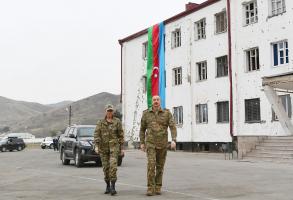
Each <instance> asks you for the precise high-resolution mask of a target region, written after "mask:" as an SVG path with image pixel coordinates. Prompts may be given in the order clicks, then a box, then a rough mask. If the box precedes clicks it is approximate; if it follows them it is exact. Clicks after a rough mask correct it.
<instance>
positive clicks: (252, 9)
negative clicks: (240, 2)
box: [244, 1, 258, 25]
mask: <svg viewBox="0 0 293 200" xmlns="http://www.w3.org/2000/svg"><path fill="white" fill-rule="evenodd" d="M244 12H245V24H246V25H249V24H253V23H256V22H257V20H258V18H257V4H256V1H251V2H249V3H246V4H244Z"/></svg>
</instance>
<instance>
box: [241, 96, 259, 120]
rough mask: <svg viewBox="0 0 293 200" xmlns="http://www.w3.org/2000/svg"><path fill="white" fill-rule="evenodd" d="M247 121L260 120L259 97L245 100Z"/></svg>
mask: <svg viewBox="0 0 293 200" xmlns="http://www.w3.org/2000/svg"><path fill="white" fill-rule="evenodd" d="M245 122H248V123H253V122H260V100H259V98H256V99H246V100H245Z"/></svg>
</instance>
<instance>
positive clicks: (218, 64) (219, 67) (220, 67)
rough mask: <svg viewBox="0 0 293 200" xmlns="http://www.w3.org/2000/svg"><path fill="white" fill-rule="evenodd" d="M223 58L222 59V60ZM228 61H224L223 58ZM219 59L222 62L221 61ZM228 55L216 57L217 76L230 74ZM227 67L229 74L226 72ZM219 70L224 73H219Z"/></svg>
mask: <svg viewBox="0 0 293 200" xmlns="http://www.w3.org/2000/svg"><path fill="white" fill-rule="evenodd" d="M220 59H221V60H220ZM222 59H224V61H226V62H223V60H222ZM219 60H220V61H221V62H219ZM228 65H229V64H228V55H224V56H219V57H216V78H220V77H226V76H228V75H229V66H228ZM225 69H226V70H227V74H226V73H225V72H226V71H225ZM219 71H221V73H222V72H223V74H221V75H219V74H220V73H219Z"/></svg>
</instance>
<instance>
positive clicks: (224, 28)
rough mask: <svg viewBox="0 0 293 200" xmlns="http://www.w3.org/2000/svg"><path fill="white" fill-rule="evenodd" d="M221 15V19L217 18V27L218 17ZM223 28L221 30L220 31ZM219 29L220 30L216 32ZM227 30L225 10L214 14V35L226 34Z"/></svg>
mask: <svg viewBox="0 0 293 200" xmlns="http://www.w3.org/2000/svg"><path fill="white" fill-rule="evenodd" d="M221 15H223V19H221V18H219V20H220V21H219V23H220V25H218V17H221ZM221 22H223V23H224V24H223V27H222V25H221ZM222 28H223V30H222ZM218 29H220V30H218ZM227 29H228V22H227V12H226V10H224V11H222V12H219V13H216V14H215V34H221V33H225V32H227Z"/></svg>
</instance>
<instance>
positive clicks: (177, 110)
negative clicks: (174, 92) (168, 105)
mask: <svg viewBox="0 0 293 200" xmlns="http://www.w3.org/2000/svg"><path fill="white" fill-rule="evenodd" d="M173 118H174V121H175V123H176V125H179V126H180V125H183V123H184V121H183V106H176V107H173Z"/></svg>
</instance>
